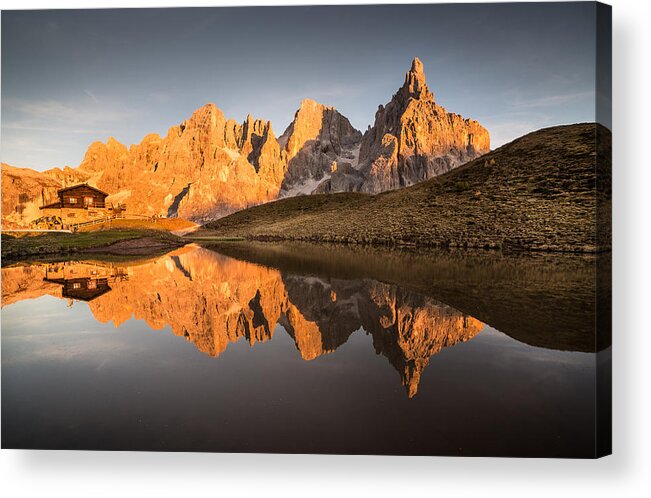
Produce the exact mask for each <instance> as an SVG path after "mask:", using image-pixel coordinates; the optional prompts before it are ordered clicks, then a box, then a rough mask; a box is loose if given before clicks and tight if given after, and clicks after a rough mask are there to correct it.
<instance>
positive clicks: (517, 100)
mask: <svg viewBox="0 0 651 498" xmlns="http://www.w3.org/2000/svg"><path fill="white" fill-rule="evenodd" d="M594 98H595V92H594V90H586V91H581V92H570V93H559V94H555V95H542V96H537V97H525V96H523V95H522V94H521V93H520V92H518V91H516V92H509V93H507V94H506V95H505V100H506V101H507V103H508V104H509V105H510V106H511V107H513V108H516V109H534V108H545V107H558V106H562V105H567V104H569V103H572V102H577V101H584V100H586V99H594Z"/></svg>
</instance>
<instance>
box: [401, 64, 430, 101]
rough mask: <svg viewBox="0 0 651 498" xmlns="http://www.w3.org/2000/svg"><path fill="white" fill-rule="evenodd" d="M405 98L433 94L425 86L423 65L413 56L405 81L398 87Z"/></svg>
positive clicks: (419, 97)
mask: <svg viewBox="0 0 651 498" xmlns="http://www.w3.org/2000/svg"><path fill="white" fill-rule="evenodd" d="M400 91H401V93H402V94H403V95H404V96H405V97H407V98H416V99H421V98H434V94H433V93H432V92H430V90H429V88H427V80H426V77H425V67H424V66H423V63H422V62H421V60H420V59H419V58H418V57H414V60H413V61H412V62H411V68H410V69H409V71H407V74H406V75H405V83H404V85H402V88H401V89H400Z"/></svg>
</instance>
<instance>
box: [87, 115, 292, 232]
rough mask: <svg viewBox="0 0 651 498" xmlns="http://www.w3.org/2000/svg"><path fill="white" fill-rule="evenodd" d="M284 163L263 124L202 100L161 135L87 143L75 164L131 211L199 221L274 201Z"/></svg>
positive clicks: (271, 130)
mask: <svg viewBox="0 0 651 498" xmlns="http://www.w3.org/2000/svg"><path fill="white" fill-rule="evenodd" d="M285 165H286V160H285V156H284V154H283V153H282V152H281V150H280V147H279V145H278V141H277V140H276V137H275V135H274V132H273V129H272V127H271V123H270V122H268V121H264V120H261V119H253V118H252V117H251V116H248V117H247V119H246V121H244V123H241V124H240V123H236V122H235V121H234V120H230V119H229V120H227V119H226V118H225V117H224V114H223V113H222V111H221V110H219V109H218V108H217V107H216V106H215V105H214V104H208V105H206V106H204V107H202V108H200V109H198V110H197V111H196V112H195V113H194V114H193V115H192V117H191V118H190V119H188V120H186V121H184V122H182V123H181V124H180V125H178V126H173V127H172V128H170V130H169V131H168V133H167V136H166V137H165V138H161V137H159V136H158V135H155V134H152V135H147V136H146V137H145V138H144V139H143V140H142V142H141V143H140V144H136V145H132V146H131V148H129V149H127V148H126V147H125V146H123V145H122V144H120V143H118V142H117V141H116V140H114V139H109V141H108V142H107V143H106V144H104V143H101V142H96V143H94V144H92V145H91V146H90V148H89V149H88V152H87V153H86V156H85V157H84V160H83V161H82V163H81V164H80V166H79V169H80V170H82V171H85V172H88V173H89V174H91V175H95V174H96V175H97V178H96V184H97V186H98V187H99V188H101V189H103V190H105V191H107V192H110V193H112V197H111V198H109V201H110V200H111V199H117V200H120V201H121V202H125V203H126V204H127V206H128V209H129V210H130V211H133V212H137V213H139V214H144V215H165V216H179V217H182V218H186V219H191V220H194V221H206V220H209V219H214V218H219V217H220V216H223V215H224V214H228V213H231V212H233V211H236V210H238V209H242V208H245V207H247V206H251V205H255V204H260V203H263V202H266V201H268V200H271V199H275V198H276V197H277V196H278V192H279V190H280V183H281V182H282V179H283V177H284V174H285V168H286V166H285Z"/></svg>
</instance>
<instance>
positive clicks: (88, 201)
mask: <svg viewBox="0 0 651 498" xmlns="http://www.w3.org/2000/svg"><path fill="white" fill-rule="evenodd" d="M92 205H93V198H92V197H91V196H86V197H84V206H92Z"/></svg>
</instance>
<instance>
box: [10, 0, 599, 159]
mask: <svg viewBox="0 0 651 498" xmlns="http://www.w3.org/2000/svg"><path fill="white" fill-rule="evenodd" d="M595 22H596V15H595V7H594V3H592V2H578V3H546V4H540V3H539V4H524V3H520V4H518V3H502V4H499V3H498V4H456V5H454V4H447V5H446V4H440V5H411V6H405V5H402V6H333V7H309V6H306V7H247V8H223V7H220V8H195V9H180V8H176V9H173V8H172V9H115V10H112V9H108V10H106V9H104V10H41V11H38V10H36V11H3V12H2V62H1V65H2V67H1V69H2V77H1V80H2V81H1V82H2V89H1V97H2V100H1V110H2V116H1V124H2V136H1V155H2V161H3V162H6V163H9V164H11V165H13V166H20V167H30V168H34V169H37V170H44V169H48V168H51V167H55V166H58V167H63V166H64V165H69V166H73V167H75V166H77V165H79V163H80V162H81V160H82V159H83V156H84V153H85V151H86V149H87V147H88V145H89V144H90V143H92V142H94V141H97V140H101V141H106V140H107V139H108V137H109V136H113V137H115V138H116V139H117V140H119V141H120V142H122V143H124V144H125V145H127V146H129V145H131V144H133V143H138V142H140V141H141V140H142V138H143V137H144V136H145V135H147V134H149V133H158V134H160V135H161V136H165V135H166V134H167V130H168V129H169V128H170V127H171V126H174V125H176V124H179V123H180V122H182V121H183V120H185V119H187V118H189V117H190V116H191V115H192V113H193V112H194V110H196V109H198V108H199V107H201V106H202V105H204V104H206V103H209V102H213V103H215V104H216V105H217V107H219V108H220V109H221V110H222V111H223V112H224V114H225V116H226V117H227V118H234V119H236V120H237V121H243V120H244V119H245V117H246V115H247V114H251V115H252V116H254V117H259V118H263V119H267V120H271V122H272V125H273V129H274V132H275V133H276V136H280V135H281V134H282V132H283V131H284V130H285V128H286V127H287V126H288V125H289V123H290V122H291V120H292V118H293V116H294V113H295V112H296V110H297V109H298V107H299V105H300V102H301V100H302V99H304V98H312V99H314V100H317V101H319V102H321V103H323V104H326V105H332V106H335V107H336V108H337V110H339V112H341V113H342V114H343V115H344V116H346V117H347V118H348V119H349V120H350V121H351V123H352V124H353V125H354V126H355V127H356V128H358V129H360V130H362V131H364V130H366V129H367V127H368V126H369V125H372V124H373V120H374V115H375V112H376V110H377V108H378V105H380V104H386V103H387V102H388V101H389V100H390V99H391V96H392V95H393V94H394V93H395V91H396V90H397V89H398V88H399V87H400V86H401V85H402V83H403V81H404V77H405V72H406V71H407V70H408V69H409V67H410V65H411V60H412V59H413V58H414V57H418V58H420V60H421V61H422V62H423V64H424V67H425V74H426V76H427V83H428V86H429V88H430V90H431V91H433V92H434V95H435V99H436V101H437V102H438V103H439V104H441V105H443V106H444V107H446V108H447V110H448V111H450V112H455V113H458V114H461V115H463V116H464V117H467V118H472V119H476V120H478V121H479V122H480V123H481V124H482V125H484V126H485V127H486V128H487V129H488V131H489V132H490V134H491V146H492V147H493V148H495V147H498V146H500V145H503V144H504V143H507V142H509V141H511V140H513V139H515V138H517V137H519V136H521V135H523V134H525V133H527V132H530V131H534V130H537V129H540V128H543V127H546V126H552V125H557V124H566V123H576V122H585V121H594V120H595V71H596V67H595V66H596V63H595V43H596V35H595Z"/></svg>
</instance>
